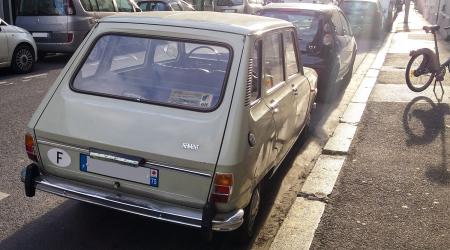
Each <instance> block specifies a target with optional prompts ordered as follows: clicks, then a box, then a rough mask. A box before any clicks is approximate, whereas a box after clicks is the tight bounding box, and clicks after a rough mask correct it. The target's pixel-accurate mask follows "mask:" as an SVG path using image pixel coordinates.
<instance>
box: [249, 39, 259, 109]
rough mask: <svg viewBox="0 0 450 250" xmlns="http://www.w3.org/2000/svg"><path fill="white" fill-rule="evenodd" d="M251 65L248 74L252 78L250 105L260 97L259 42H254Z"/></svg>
mask: <svg viewBox="0 0 450 250" xmlns="http://www.w3.org/2000/svg"><path fill="white" fill-rule="evenodd" d="M252 63H253V65H252V68H251V72H250V74H251V76H252V82H251V90H250V91H251V92H250V103H253V102H254V101H256V100H258V99H259V98H260V97H261V81H260V79H261V40H258V41H256V42H255V46H254V47H253V54H252Z"/></svg>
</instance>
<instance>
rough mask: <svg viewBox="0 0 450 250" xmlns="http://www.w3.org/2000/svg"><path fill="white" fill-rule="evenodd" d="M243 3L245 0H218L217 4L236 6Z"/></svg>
mask: <svg viewBox="0 0 450 250" xmlns="http://www.w3.org/2000/svg"><path fill="white" fill-rule="evenodd" d="M243 3H244V2H243V0H217V6H236V5H242V4H243Z"/></svg>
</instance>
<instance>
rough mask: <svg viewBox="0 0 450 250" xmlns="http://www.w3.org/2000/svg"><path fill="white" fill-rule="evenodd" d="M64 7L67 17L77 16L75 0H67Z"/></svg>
mask: <svg viewBox="0 0 450 250" xmlns="http://www.w3.org/2000/svg"><path fill="white" fill-rule="evenodd" d="M64 7H65V10H66V14H67V15H69V16H73V15H75V14H76V12H75V7H74V6H73V0H66V2H65V6H64Z"/></svg>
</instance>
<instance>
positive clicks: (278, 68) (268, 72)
mask: <svg viewBox="0 0 450 250" xmlns="http://www.w3.org/2000/svg"><path fill="white" fill-rule="evenodd" d="M280 35H281V34H280V33H271V34H269V35H267V36H266V37H264V38H263V51H264V54H263V84H264V87H265V90H268V89H270V88H272V87H274V86H276V85H278V84H279V83H281V82H283V81H284V70H283V56H282V54H281V53H282V51H281V36H280Z"/></svg>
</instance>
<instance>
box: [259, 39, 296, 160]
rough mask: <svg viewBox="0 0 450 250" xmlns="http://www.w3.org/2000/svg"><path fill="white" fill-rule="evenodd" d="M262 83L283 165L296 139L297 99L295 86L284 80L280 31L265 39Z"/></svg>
mask: <svg viewBox="0 0 450 250" xmlns="http://www.w3.org/2000/svg"><path fill="white" fill-rule="evenodd" d="M262 42H263V61H262V70H263V71H262V82H263V85H264V86H263V89H264V91H265V93H264V95H265V96H264V101H265V102H266V105H267V106H268V107H269V108H270V109H271V111H272V114H273V117H274V120H275V127H276V142H275V145H274V151H275V154H276V162H277V163H278V162H280V161H281V160H282V159H283V158H284V156H285V155H286V153H287V152H288V150H289V148H290V143H291V142H292V139H293V137H294V117H293V115H292V114H293V113H295V111H294V109H295V105H293V103H295V99H294V97H293V92H292V86H290V85H289V84H288V83H287V82H286V81H285V77H284V75H285V74H284V61H283V50H282V37H281V31H273V32H269V33H268V34H266V35H264V37H263V40H262Z"/></svg>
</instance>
